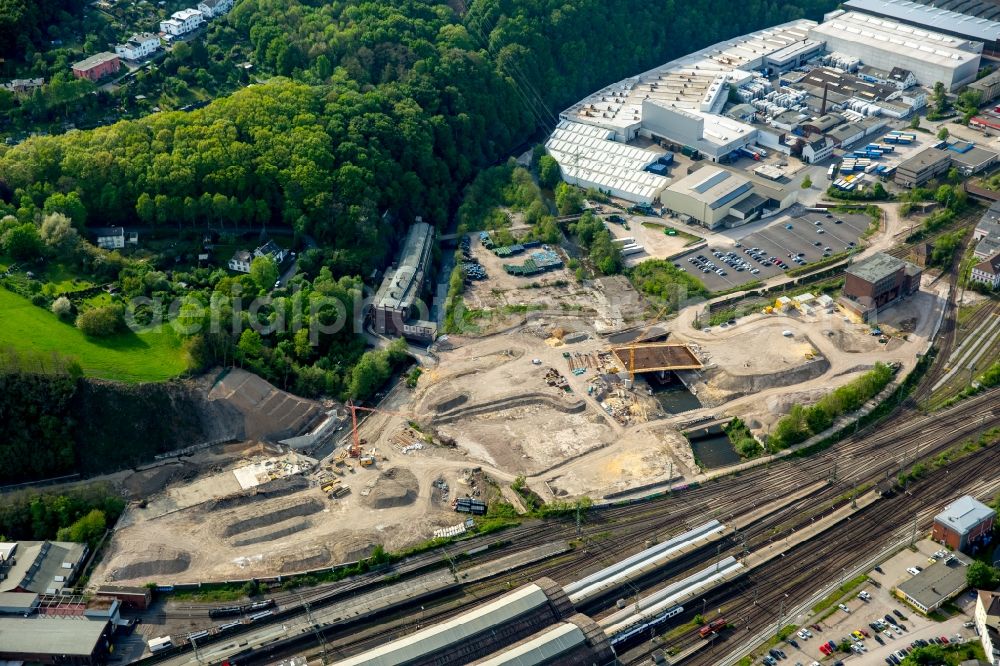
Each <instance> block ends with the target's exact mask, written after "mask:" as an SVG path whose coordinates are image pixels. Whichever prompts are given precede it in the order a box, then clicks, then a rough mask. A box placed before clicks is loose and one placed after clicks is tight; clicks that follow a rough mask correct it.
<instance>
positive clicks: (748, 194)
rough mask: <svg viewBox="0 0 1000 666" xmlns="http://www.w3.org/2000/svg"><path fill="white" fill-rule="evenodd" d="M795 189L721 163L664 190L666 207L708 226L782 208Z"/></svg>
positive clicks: (792, 199)
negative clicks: (723, 165) (722, 165)
mask: <svg viewBox="0 0 1000 666" xmlns="http://www.w3.org/2000/svg"><path fill="white" fill-rule="evenodd" d="M796 199H797V193H796V192H795V190H793V189H791V188H787V187H785V186H784V185H782V184H781V183H778V182H775V181H771V180H767V179H765V178H759V177H756V176H751V175H750V174H749V173H745V172H738V171H736V170H735V169H729V168H725V167H721V166H714V165H713V166H705V167H702V168H701V169H698V170H696V171H694V172H693V173H691V174H690V175H688V176H685V177H684V178H681V179H680V180H677V181H675V182H673V183H671V185H670V186H669V187H668V188H667V189H665V190H664V191H663V194H662V195H661V196H660V200H661V201H662V202H663V205H664V206H666V208H667V209H668V210H671V211H673V212H674V213H676V214H678V215H686V216H688V217H690V218H691V219H694V220H697V221H698V222H699V223H700V224H702V225H704V226H706V227H708V228H709V229H717V228H719V227H722V226H727V227H734V226H739V225H740V224H745V223H746V222H749V221H751V220H754V219H757V218H758V217H760V216H761V215H762V214H763V213H764V212H765V211H775V210H784V209H785V208H787V207H788V206H790V205H792V204H793V203H795V201H796Z"/></svg>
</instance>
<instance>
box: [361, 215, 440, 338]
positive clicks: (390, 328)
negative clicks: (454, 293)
mask: <svg viewBox="0 0 1000 666" xmlns="http://www.w3.org/2000/svg"><path fill="white" fill-rule="evenodd" d="M433 244H434V227H432V226H431V225H429V224H427V223H426V222H423V221H422V220H421V219H420V218H419V217H418V218H417V220H416V222H414V223H413V225H412V226H411V227H410V230H409V231H408V232H407V233H406V240H405V241H404V242H403V248H402V250H401V251H400V256H399V261H398V262H397V263H396V265H394V266H393V267H392V268H390V269H389V270H388V271H386V274H385V278H383V280H382V285H381V286H380V287H379V289H378V291H377V292H376V293H375V298H374V299H373V301H372V305H371V306H370V307H371V309H370V316H371V318H372V324H373V326H374V328H375V331H376V332H377V333H379V334H380V335H401V336H403V337H406V338H411V339H414V340H419V341H421V342H433V341H434V338H435V336H436V335H437V324H435V323H434V322H432V321H428V320H427V319H421V318H419V317H421V316H423V317H426V316H427V310H426V307H423V311H422V312H420V311H419V310H420V309H421V307H422V302H421V299H420V297H421V294H422V292H423V289H424V286H425V284H427V278H428V277H429V275H428V274H429V271H430V268H431V266H430V264H431V250H432V246H433ZM414 315H416V317H415V316H414Z"/></svg>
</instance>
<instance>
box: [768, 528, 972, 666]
mask: <svg viewBox="0 0 1000 666" xmlns="http://www.w3.org/2000/svg"><path fill="white" fill-rule="evenodd" d="M916 547H917V550H916V552H914V551H912V550H910V549H908V548H904V549H903V550H901V551H899V552H898V553H896V554H895V555H894V556H893V557H891V558H890V559H889V560H887V561H886V562H883V563H882V564H881V565H880V566H879V567H878V568H877V569H875V570H873V571H870V572H869V573H868V576H869V578H870V580H869V581H868V582H866V583H865V584H864V585H862V586H861V587H859V588H857V589H856V590H854V591H853V592H852V593H851V594H850V595H847V596H845V598H844V599H842V600H841V603H842V604H843V606H844V607H846V608H847V610H848V612H845V611H844V610H842V609H841V608H838V607H836V606H834V608H835V610H834V612H833V613H832V614H831V615H829V616H828V617H826V618H825V619H824V620H820V621H817V620H816V619H815V618H809V617H803V618H801V619H800V620H799V621H800V622H801V624H802V626H803V627H804V628H805V629H806V630H807V631H809V633H810V634H812V635H811V636H807V637H806V638H805V639H803V638H802V637H801V636H794V637H792V640H794V641H795V644H797V646H798V647H796V646H795V645H793V644H791V643H782V644H781V645H779V646H778V649H780V650H782V651H783V652H784V653H785V654H786V655H787V656H788V662H787V663H789V666H792V665H793V664H795V663H796V662H798V663H801V664H805V665H810V664H812V663H813V662H814V661H823V659H824V657H826V655H825V654H824V653H823V652H822V651H821V646H823V644H825V643H827V642H828V641H833V642H834V643H835V644H837V645H839V644H840V643H841V642H842V641H843V640H844V639H849V640H851V642H852V643H860V646H861V647H859V648H858V651H857V652H855V653H851V654H847V653H844V652H834V653H833V655H834V658H835V659H840V660H842V661H843V662H844V663H845V664H848V665H853V666H867V665H868V664H872V666H886V664H887V663H892V662H891V659H892V657H891V655H892V654H893V653H898V651H899V650H902V649H904V648H905V649H910V648H911V647H912V645H913V643H914V641H935V642H936V641H940V640H941V639H942V638H943V639H945V640H947V641H948V642H949V643H953V642H956V641H959V642H964V641H967V640H977V639H976V637H975V630H974V629H970V628H968V627H965V626H964V624H965V623H966V622H968V621H970V620H971V619H972V613H973V611H974V610H975V597H974V596H970V595H968V594H963V595H961V596H960V597H959V598H957V599H955V601H954V604H955V606H957V607H958V608H959V609H960V610H961V611H962V613H961V614H959V615H955V616H953V617H951V618H949V619H947V620H945V621H944V622H936V621H934V620H931V619H929V618H927V617H925V616H923V615H921V614H920V613H918V612H917V611H916V610H914V609H912V608H910V607H909V606H907V605H906V604H904V603H903V602H902V601H900V600H899V599H897V598H895V597H893V596H892V594H891V592H890V590H891V589H892V588H893V587H894V586H896V585H898V584H899V583H901V582H903V581H904V580H906V579H908V578H910V577H911V576H912V575H913V574H911V573H909V572H908V571H907V569H909V568H911V567H926V566H927V565H928V563H929V562H928V558H929V557H930V555H931V554H932V553H934V552H936V551H938V550H940V548H941V546H940V544H936V543H934V542H933V541H930V540H924V541H919V542H917V545H916ZM862 592H863V593H865V596H866V597H868V598H867V599H862V598H860V597H859V595H860V594H861V593H862ZM886 616H888V618H890V619H892V625H889V623H888V622H887V617H886ZM876 623H878V624H877V626H880V627H881V628H880V629H879V630H878V631H876V630H875V628H874V627H872V626H871V625H872V624H876ZM813 625H815V626H813ZM897 629H898V630H897ZM853 632H865V633H867V634H868V635H867V636H866V635H865V633H862V634H861V640H856V637H855V638H852V633H853ZM887 658H888V659H890V662H886V659H887ZM779 663H785V662H784V661H781V662H779Z"/></svg>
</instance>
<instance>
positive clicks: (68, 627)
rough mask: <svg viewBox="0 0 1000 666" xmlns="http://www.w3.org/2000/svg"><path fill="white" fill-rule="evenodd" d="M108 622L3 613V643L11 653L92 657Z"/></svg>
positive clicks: (0, 636)
mask: <svg viewBox="0 0 1000 666" xmlns="http://www.w3.org/2000/svg"><path fill="white" fill-rule="evenodd" d="M107 626H108V621H107V620H89V619H81V618H79V617H73V618H66V617H45V616H41V617H31V618H20V617H0V645H2V646H3V651H4V652H5V653H8V654H25V655H62V656H73V657H89V656H90V655H91V653H93V651H94V648H95V647H96V646H97V644H98V642H99V641H100V640H101V636H102V634H103V633H104V630H105V628H107Z"/></svg>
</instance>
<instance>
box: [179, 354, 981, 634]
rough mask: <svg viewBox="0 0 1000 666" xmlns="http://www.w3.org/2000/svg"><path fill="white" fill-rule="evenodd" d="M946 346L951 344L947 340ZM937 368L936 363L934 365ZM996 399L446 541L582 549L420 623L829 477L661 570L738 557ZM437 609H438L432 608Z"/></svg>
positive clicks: (940, 446) (942, 437)
mask: <svg viewBox="0 0 1000 666" xmlns="http://www.w3.org/2000/svg"><path fill="white" fill-rule="evenodd" d="M953 340H954V338H952V342H953ZM940 362H941V359H940V358H939V359H937V361H936V364H938V363H940ZM927 383H929V382H928V380H927V378H926V377H925V381H924V382H922V384H921V385H922V386H924V385H926V384H927ZM998 399H1000V389H994V390H992V391H990V392H987V393H984V394H981V395H979V396H976V397H974V398H971V399H969V400H966V401H964V402H962V403H959V404H958V405H956V406H954V407H952V408H950V409H948V410H944V411H942V412H940V413H938V414H935V415H934V416H933V417H925V416H923V415H922V414H920V413H919V412H918V411H917V410H916V409H915V407H914V406H913V405H912V404H911V403H908V404H907V405H906V406H903V407H901V408H900V409H898V410H897V411H896V412H895V413H894V414H892V415H890V416H889V417H887V418H886V419H884V420H883V421H882V422H881V423H879V424H873V425H871V426H869V427H868V428H866V429H864V430H861V431H859V432H858V433H857V434H856V435H853V436H851V437H848V438H846V439H844V440H842V441H841V442H839V443H837V444H836V445H834V446H832V447H831V448H830V449H828V450H826V451H823V452H820V453H818V454H815V455H813V456H810V457H806V458H785V459H781V460H778V461H775V462H774V463H772V464H770V465H767V466H762V467H758V468H754V469H752V470H748V471H746V472H743V473H742V474H741V475H740V476H729V477H724V478H721V479H717V480H714V481H711V482H709V483H707V484H705V485H702V486H699V487H697V488H692V489H689V490H685V491H683V492H679V493H675V494H673V495H670V496H665V497H662V498H659V499H657V500H652V501H649V502H647V503H642V504H635V505H624V506H612V507H608V508H602V509H599V510H594V511H591V512H589V513H588V514H586V520H585V521H583V522H582V523H581V524H579V525H577V524H575V521H574V520H573V519H572V518H566V519H561V520H550V521H546V522H545V528H544V529H539V526H540V524H541V523H540V522H539V521H529V522H527V523H525V524H523V525H521V526H518V527H514V528H510V529H508V530H506V531H504V532H503V533H502V534H501V535H499V536H497V535H493V536H491V537H487V538H484V539H482V540H471V541H465V542H460V543H458V544H453V545H451V546H449V547H447V548H446V550H447V552H448V554H449V557H451V558H454V557H457V556H458V555H459V554H460V553H462V552H465V551H467V550H469V549H472V548H475V547H477V546H479V545H485V544H488V543H496V542H497V541H501V540H502V541H503V544H502V545H500V546H499V547H498V548H496V549H495V550H494V549H491V551H490V552H491V554H496V555H500V554H509V553H513V552H519V551H523V550H526V549H528V548H530V547H532V546H536V545H541V544H543V543H548V542H551V541H555V540H559V539H566V540H574V539H575V540H578V541H579V543H580V544H581V545H582V546H583V547H582V548H578V549H577V550H575V551H573V553H577V555H575V556H572V557H568V558H567V559H565V560H563V561H562V562H561V563H560V565H559V567H558V569H556V570H555V571H554V572H553V571H552V563H551V562H547V563H539V564H536V565H532V566H529V567H525V568H523V569H520V570H517V571H512V572H510V573H509V574H508V575H505V576H504V578H503V580H502V581H500V582H497V583H489V582H488V583H484V584H481V585H479V584H477V585H473V586H468V588H469V591H468V592H467V593H466V594H464V595H460V596H461V598H462V599H463V601H458V600H455V599H452V598H451V597H447V598H444V600H443V601H442V602H441V604H440V605H439V604H437V603H436V602H435V604H433V605H431V606H430V607H427V606H425V609H424V610H423V611H422V612H421V616H419V617H420V618H421V619H418V620H417V621H416V622H418V623H420V624H427V623H430V622H434V621H438V620H439V619H446V618H447V617H451V616H452V615H453V614H457V613H459V612H462V610H464V609H467V608H468V607H469V606H471V605H474V604H476V603H479V602H481V601H483V600H486V599H489V598H493V597H495V596H498V595H500V594H502V593H503V592H505V591H506V590H507V589H508V587H507V586H508V583H509V585H510V586H516V585H519V584H521V583H524V582H528V581H530V580H532V579H534V578H537V577H539V576H541V575H545V574H546V573H549V575H551V577H552V578H554V579H555V580H556V581H557V582H559V583H567V582H570V581H571V580H574V579H576V578H578V577H582V575H586V574H588V573H591V572H592V571H594V570H596V569H599V568H602V567H604V566H607V565H608V564H611V563H612V562H614V561H617V560H620V559H622V558H624V557H626V556H628V555H631V554H633V553H635V552H637V551H638V550H641V549H642V548H643V544H644V543H645V541H646V540H647V539H648V538H650V537H651V536H655V537H666V536H668V535H673V534H677V533H680V532H683V531H686V530H687V529H689V528H690V527H692V526H694V524H697V523H700V522H703V521H704V520H705V519H707V518H710V517H712V518H718V519H719V520H721V521H723V522H725V521H726V520H727V519H731V518H732V517H734V516H736V515H739V514H740V513H743V512H745V511H747V509H748V506H747V502H748V500H747V498H750V497H753V498H755V499H754V500H752V501H751V502H750V506H749V509H750V510H753V509H754V508H755V505H756V506H762V505H763V504H765V503H767V502H770V501H779V500H781V499H782V498H783V497H786V496H788V495H789V494H791V493H793V492H795V491H796V490H798V489H800V488H802V487H803V486H805V485H809V484H812V483H814V482H816V481H818V480H822V479H830V483H829V485H828V486H827V488H825V489H824V490H823V491H822V492H821V493H818V494H817V495H816V496H811V497H809V498H805V499H799V500H796V501H794V502H790V503H789V505H788V506H785V507H784V508H781V509H779V510H778V511H775V512H773V513H772V514H770V515H768V516H767V517H765V518H764V519H763V520H761V521H759V522H758V523H755V524H754V525H751V526H749V528H748V529H745V530H743V531H742V533H741V536H742V542H737V541H735V540H732V539H729V540H727V541H725V542H724V543H723V544H722V547H721V548H720V549H719V550H716V551H715V552H714V553H713V552H712V551H713V550H714V549H703V550H701V551H698V552H697V553H694V554H692V557H690V558H685V560H684V562H683V563H677V564H676V565H672V566H671V567H668V568H666V569H665V570H664V574H665V575H666V576H668V577H669V576H670V575H673V574H674V573H679V571H680V570H681V569H680V567H681V566H682V565H683V566H684V568H692V567H694V566H696V565H697V564H698V563H701V562H705V561H708V560H710V559H712V558H713V556H717V555H719V554H720V552H721V553H722V555H723V556H724V555H725V554H727V551H728V554H735V553H736V552H737V551H742V549H743V548H745V547H747V545H746V544H748V543H749V544H756V543H760V542H762V540H766V538H768V536H770V537H771V538H773V536H774V534H775V533H777V532H778V531H780V530H781V529H784V530H787V529H790V527H789V525H790V524H794V518H795V516H797V515H799V514H801V513H802V512H803V511H806V510H808V507H809V506H810V505H812V506H814V507H815V506H817V505H820V506H822V504H824V503H829V502H831V501H832V500H833V499H835V498H837V497H838V496H842V495H843V494H844V493H847V492H850V491H851V490H852V489H856V488H857V487H859V486H861V485H863V484H864V483H875V482H877V481H879V480H884V479H885V478H888V476H889V475H891V474H893V473H895V472H896V471H898V470H899V469H901V468H902V467H904V466H906V465H907V464H912V463H913V462H915V461H916V460H917V459H918V458H925V457H928V456H932V455H936V454H937V453H938V452H940V451H941V450H944V449H946V448H948V446H949V445H950V444H951V443H952V442H953V441H955V440H956V438H958V439H960V438H961V437H962V436H965V435H966V434H969V433H972V432H975V431H976V430H978V429H981V428H983V427H988V426H989V425H992V424H993V423H995V422H996V420H997V419H996V416H997V414H996V408H995V407H992V405H993V404H995V403H996V402H997V400H998ZM984 410H987V411H984ZM977 419H978V420H977ZM760 489H767V490H766V491H765V492H766V493H767V494H766V495H764V496H761V493H760ZM790 521H791V522H790ZM444 563H445V558H444V557H442V555H441V554H440V553H436V552H435V553H426V554H423V555H420V556H416V557H414V558H410V559H408V560H406V561H404V562H401V563H398V564H396V565H394V566H393V567H390V568H388V569H386V570H382V571H376V572H369V573H368V574H365V575H363V576H361V577H357V578H354V579H351V580H348V581H342V582H339V583H331V584H326V585H323V586H319V587H315V588H311V589H309V590H303V591H300V592H291V593H278V594H275V595H271V596H273V597H274V598H275V600H276V601H277V602H278V605H279V608H280V609H281V610H283V611H288V612H291V611H294V610H296V609H299V608H302V607H303V606H304V605H305V603H308V604H310V605H312V606H314V607H321V606H323V605H326V604H328V603H332V602H333V601H334V600H336V599H339V598H343V596H345V595H347V594H350V593H351V592H353V591H357V590H360V589H363V588H370V587H372V586H376V585H380V584H385V582H386V581H385V579H386V578H387V577H389V576H392V577H397V575H403V574H406V573H410V572H414V571H419V570H422V569H424V568H427V567H433V566H443V564H444ZM663 580H664V578H663V577H659V578H657V579H651V580H646V581H640V582H639V583H637V584H633V585H631V586H629V588H628V590H627V592H628V593H631V594H637V593H638V592H639V591H641V590H642V589H645V588H646V587H647V586H648V585H650V584H658V583H660V582H662V581H663ZM219 605H227V604H213V605H210V606H207V607H198V606H192V607H190V608H188V607H184V608H176V609H171V611H170V613H169V614H170V615H171V617H173V618H176V617H187V618H192V619H194V618H207V617H208V615H209V612H210V610H211V608H212V607H217V606H219ZM439 606H440V611H438V610H435V609H437V608H439ZM385 621H386V622H389V623H391V622H392V620H391V616H387V617H386V618H385ZM413 624H414V621H413V620H412V618H411V619H410V621H409V622H408V623H407V622H404V623H403V624H402V625H401V626H400V628H399V629H398V632H399V634H400V635H403V634H405V633H406V632H407V631H412V630H413V628H414V627H413ZM380 626H381V627H383V629H384V628H385V625H384V624H383V621H381V620H380V621H379V622H377V623H376V622H373V623H372V624H371V627H372V628H373V629H376V628H377V627H380ZM365 631H366V630H365V628H364V627H354V628H353V629H351V631H350V632H349V634H350V635H349V636H345V637H344V638H343V640H344V641H346V643H345V645H344V646H343V647H341V648H339V649H340V650H342V651H343V654H348V653H356V652H358V651H362V650H364V649H366V648H365V647H364V644H363V643H361V642H359V641H363V636H364V634H365ZM335 634H336V632H335V631H334V635H332V636H331V640H334V641H339V640H340V639H338V638H337V637H336V635H335ZM375 634H376V636H375V638H373V639H372V640H376V641H383V642H384V641H385V640H386V638H387V637H386V633H385V631H378V630H376V631H375ZM290 654H294V653H290Z"/></svg>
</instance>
